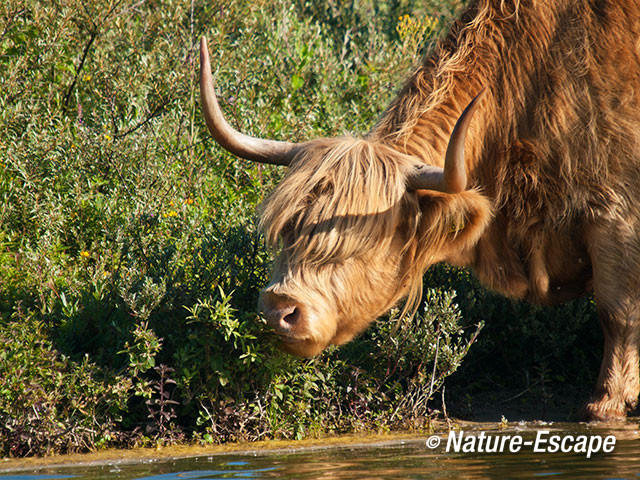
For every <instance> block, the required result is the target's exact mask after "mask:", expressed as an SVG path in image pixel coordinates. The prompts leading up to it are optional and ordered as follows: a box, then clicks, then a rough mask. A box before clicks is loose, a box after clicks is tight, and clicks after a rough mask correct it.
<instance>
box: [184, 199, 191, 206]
mask: <svg viewBox="0 0 640 480" xmlns="http://www.w3.org/2000/svg"><path fill="white" fill-rule="evenodd" d="M184 203H186V204H187V205H193V198H191V197H188V198H185V200H184Z"/></svg>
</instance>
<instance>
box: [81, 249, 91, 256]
mask: <svg viewBox="0 0 640 480" xmlns="http://www.w3.org/2000/svg"><path fill="white" fill-rule="evenodd" d="M80 256H81V257H84V258H88V257H90V256H91V254H90V253H89V252H87V251H86V250H83V251H81V252H80Z"/></svg>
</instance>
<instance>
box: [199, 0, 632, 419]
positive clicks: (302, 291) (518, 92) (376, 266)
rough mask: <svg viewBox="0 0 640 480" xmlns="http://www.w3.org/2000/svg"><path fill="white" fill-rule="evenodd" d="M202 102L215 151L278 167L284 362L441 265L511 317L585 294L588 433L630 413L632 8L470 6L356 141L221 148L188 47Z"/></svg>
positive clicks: (620, 3)
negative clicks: (498, 296)
mask: <svg viewBox="0 0 640 480" xmlns="http://www.w3.org/2000/svg"><path fill="white" fill-rule="evenodd" d="M483 89H485V90H484V91H483ZM478 92H482V93H481V94H480V95H479V96H478V97H477V98H476V99H475V100H474V99H473V97H474V95H476V94H477V93H478ZM201 93H202V104H203V110H204V114H205V118H206V121H207V125H208V127H209V129H210V131H211V133H212V134H213V136H214V137H215V138H216V140H217V141H218V142H219V143H220V144H221V145H222V146H223V147H224V148H225V149H227V150H229V151H230V152H232V153H234V154H236V155H238V156H240V157H243V158H246V159H250V160H255V161H258V162H266V163H272V164H282V165H289V166H290V169H289V171H288V173H287V175H286V177H285V178H284V180H283V181H282V182H281V183H280V185H279V186H278V187H277V188H276V189H275V191H274V192H273V193H272V194H271V196H270V197H269V199H268V200H267V201H266V203H265V205H264V207H263V212H262V224H263V227H264V229H265V232H266V236H267V239H268V241H269V242H270V244H272V245H277V244H278V242H282V251H281V254H280V256H279V258H278V259H277V261H276V265H275V267H274V273H273V277H272V280H271V283H270V284H269V285H268V286H267V287H266V288H265V289H264V290H263V291H262V293H261V300H260V303H261V308H262V310H263V312H264V316H265V317H266V319H267V320H268V323H269V324H270V325H271V326H272V327H273V328H274V329H275V331H276V332H277V333H278V334H279V335H280V336H281V338H282V344H283V348H284V349H285V350H287V351H289V352H291V353H293V354H296V355H303V356H311V355H315V354H317V353H319V352H320V351H322V349H324V348H325V347H326V346H327V345H329V344H342V343H344V342H347V341H349V340H350V339H352V338H353V337H354V336H355V335H357V334H358V333H359V332H361V331H362V330H363V329H365V328H366V326H367V325H368V324H369V323H371V322H372V321H373V320H374V319H375V318H377V317H378V316H380V315H382V314H383V313H384V312H386V311H387V310H389V309H390V308H391V307H392V306H393V305H395V304H396V303H397V302H398V301H399V300H401V299H402V298H407V302H408V305H410V306H415V304H416V302H417V301H418V300H419V298H420V295H421V293H420V292H421V285H422V276H423V274H424V272H425V271H426V270H427V268H429V266H430V265H433V264H434V263H436V262H440V261H446V262H450V263H452V264H455V265H464V266H469V267H471V268H472V269H473V270H474V272H475V273H476V275H477V276H478V278H479V279H480V280H481V281H482V282H483V283H484V284H486V285H487V286H489V287H490V288H492V289H494V290H496V291H498V292H501V293H503V294H505V295H507V296H508V297H511V298H515V299H526V300H529V301H531V302H535V303H539V304H544V305H554V304H557V303H559V302H563V301H566V300H569V299H573V298H576V297H579V296H582V295H585V294H587V293H589V292H593V293H594V294H595V297H596V301H597V308H598V314H599V317H600V321H601V325H602V330H603V332H604V359H603V362H602V367H601V370H600V375H599V378H598V381H597V386H596V390H595V393H594V397H593V398H592V399H591V401H590V402H589V403H588V404H587V406H586V413H587V416H588V417H589V418H591V419H600V420H606V419H613V418H620V417H624V416H625V415H626V413H627V412H628V411H629V410H631V409H632V408H634V407H635V406H636V402H637V399H638V393H639V377H638V375H639V371H638V370H639V364H638V362H639V359H638V343H639V340H640V338H639V337H640V201H638V198H640V2H638V0H615V1H614V0H535V1H534V0H527V1H525V0H520V1H518V0H475V1H472V4H471V5H470V6H469V7H468V8H467V10H466V11H465V13H463V15H462V16H461V18H460V19H459V20H457V22H456V23H455V24H454V25H453V27H452V30H451V32H450V33H449V34H448V35H447V36H446V38H444V39H443V40H442V41H441V42H440V43H439V44H438V46H437V47H436V48H435V49H433V51H432V52H431V53H430V54H428V55H427V57H426V58H425V60H424V62H423V63H422V66H421V67H420V68H419V69H417V71H416V72H415V73H413V75H411V77H410V78H409V79H408V81H407V83H406V84H405V85H404V87H403V88H402V89H401V90H400V92H399V94H398V95H397V97H396V98H395V100H393V102H392V103H391V105H390V106H389V108H388V109H387V110H386V111H385V112H384V114H383V115H382V116H381V118H380V120H379V121H378V122H377V124H376V125H375V126H374V127H373V129H372V130H371V131H370V132H369V133H368V134H367V135H366V136H364V137H363V138H356V137H347V138H321V139H316V140H311V141H309V142H306V143H296V144H294V143H288V142H279V141H272V140H262V139H257V138H254V137H248V136H246V135H244V134H241V133H239V132H237V131H235V130H234V129H233V128H232V127H230V126H229V124H228V123H227V122H226V121H225V120H224V118H223V116H222V113H221V111H220V108H219V106H218V102H217V100H216V97H215V94H214V89H213V84H212V79H211V70H210V66H209V57H208V51H207V46H206V42H205V41H204V39H203V41H202V44H201ZM467 105H469V106H468V107H467V108H466V110H465V106H467ZM463 110H464V113H462V114H461V112H463ZM474 112H475V116H474ZM472 117H473V118H472ZM472 120H473V121H472ZM456 122H457V123H456ZM465 151H466V154H465V153H464V152H465Z"/></svg>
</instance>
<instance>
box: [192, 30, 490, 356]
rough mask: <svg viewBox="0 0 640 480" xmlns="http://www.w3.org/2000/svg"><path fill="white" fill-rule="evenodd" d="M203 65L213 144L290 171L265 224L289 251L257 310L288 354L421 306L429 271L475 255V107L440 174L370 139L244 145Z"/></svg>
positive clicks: (480, 215)
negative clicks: (470, 142) (471, 178)
mask: <svg viewBox="0 0 640 480" xmlns="http://www.w3.org/2000/svg"><path fill="white" fill-rule="evenodd" d="M200 62H201V74H200V75H201V77H200V88H201V96H202V108H203V111H204V116H205V119H206V122H207V126H208V127H209V130H210V131H211V133H212V135H213V137H214V138H215V139H216V140H217V141H218V143H219V144H220V145H222V146H223V147H224V148H225V149H227V150H228V151H230V152H231V153H234V154H235V155H237V156H239V157H242V158H246V159H249V160H254V161H258V162H263V163H270V164H277V165H287V166H289V167H290V170H289V172H288V173H287V175H286V177H285V178H284V180H283V181H282V182H281V183H280V184H279V185H278V187H277V188H276V189H275V191H274V192H273V193H272V194H271V196H270V197H269V199H268V200H267V201H266V202H265V204H264V205H263V211H262V220H261V222H262V225H263V228H264V230H265V233H266V235H267V239H268V241H269V243H270V244H271V245H272V246H278V245H280V242H281V247H282V248H281V252H280V254H279V257H278V259H277V260H276V264H275V267H274V271H273V275H272V279H271V282H270V284H269V285H268V286H267V287H266V288H265V289H264V290H263V291H262V292H261V295H260V307H261V309H262V312H263V314H264V316H265V317H266V319H267V322H268V323H269V325H271V326H272V327H273V328H274V329H275V331H276V332H277V333H278V334H279V335H280V337H281V339H282V346H283V348H284V349H285V350H286V351H288V352H290V353H293V354H296V355H302V356H312V355H315V354H317V353H319V352H321V351H322V350H323V349H324V348H325V347H326V346H327V345H329V344H336V345H338V344H342V343H345V342H347V341H349V340H351V339H352V338H353V337H354V336H355V335H356V334H358V333H359V332H361V331H362V330H364V329H365V327H366V326H367V325H368V324H369V323H371V322H372V321H373V320H374V319H375V318H377V317H378V316H380V315H381V314H383V313H384V312H385V311H387V310H388V309H389V308H391V307H392V306H393V305H394V304H395V303H396V302H398V300H400V299H401V298H402V297H405V296H408V301H407V304H408V305H415V303H416V301H417V299H419V297H420V291H421V290H420V289H421V285H422V275H423V273H424V271H425V270H426V269H427V268H428V266H429V265H431V264H433V263H435V262H438V261H441V260H445V259H447V258H450V257H452V256H455V255H457V254H459V253H460V252H464V251H468V249H469V248H470V247H471V246H472V245H473V244H474V243H475V242H476V241H477V239H478V237H479V236H480V234H481V233H482V231H483V230H484V228H485V226H486V224H487V222H488V219H489V216H490V214H489V212H490V208H489V205H488V202H487V201H486V200H485V199H484V197H482V196H481V195H479V194H478V193H477V192H475V191H473V190H467V179H466V171H465V163H464V152H463V151H464V139H465V134H466V130H467V127H468V125H469V123H470V120H471V117H472V115H473V112H474V111H475V109H476V108H477V106H478V104H479V102H478V97H479V96H478V97H476V98H475V99H474V100H473V101H472V102H471V103H470V104H469V106H468V107H467V109H466V110H465V111H464V112H463V113H462V115H461V116H460V118H459V120H458V122H457V124H456V126H455V128H454V130H453V133H452V134H451V138H450V140H449V146H448V148H447V153H446V158H445V166H444V168H439V167H433V166H429V165H425V164H424V163H422V162H421V161H420V160H419V159H417V158H415V157H412V156H410V155H406V154H403V153H401V152H399V151H398V150H396V149H394V148H393V147H392V146H391V145H388V144H385V143H384V142H381V141H375V140H374V139H356V138H321V139H316V140H312V141H309V142H306V143H300V144H293V143H288V142H279V141H273V140H263V139H258V138H254V137H249V136H247V135H244V134H242V133H240V132H238V131H236V130H234V129H233V128H232V127H231V126H230V125H229V124H228V123H227V122H226V120H225V119H224V117H223V116H222V112H221V110H220V107H219V105H218V101H217V99H216V96H215V92H214V88H213V81H212V78H211V67H210V64H209V54H208V50H207V45H206V41H205V40H204V39H203V40H202V42H201V45H200Z"/></svg>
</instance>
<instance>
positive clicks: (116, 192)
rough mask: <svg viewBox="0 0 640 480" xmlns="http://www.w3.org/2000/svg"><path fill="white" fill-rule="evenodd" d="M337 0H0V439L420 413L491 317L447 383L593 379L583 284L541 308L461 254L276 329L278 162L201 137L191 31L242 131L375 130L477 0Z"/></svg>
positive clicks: (159, 438) (211, 433)
mask: <svg viewBox="0 0 640 480" xmlns="http://www.w3.org/2000/svg"><path fill="white" fill-rule="evenodd" d="M343 3H344V4H343ZM343 3H340V2H334V1H332V0H318V1H305V0H294V1H285V0H268V1H267V0H257V1H256V0H251V1H247V0H214V1H201V0H192V1H187V0H147V1H144V0H143V1H136V0H97V1H95V2H82V1H79V0H56V1H52V2H46V4H45V3H43V2H39V1H37V0H9V1H8V2H3V4H2V5H1V6H0V92H1V93H0V196H1V200H0V453H2V455H29V454H42V453H47V452H58V451H72V450H86V449H93V448H101V447H105V446H113V445H118V446H125V445H144V444H150V443H154V442H178V441H188V440H193V439H195V440H198V441H202V442H223V441H228V440H236V439H248V440H251V439H260V438H274V437H285V438H302V437H304V436H307V435H320V434H325V433H331V432H343V431H354V430H371V429H375V430H380V429H382V430H385V429H391V428H428V426H429V418H430V415H431V414H432V409H433V408H436V407H435V406H434V405H432V404H431V403H429V401H430V399H431V398H432V397H434V394H435V392H437V391H439V390H440V388H441V387H442V385H443V381H444V379H445V378H446V377H447V376H448V375H449V374H451V373H452V372H453V371H455V370H456V369H457V368H458V366H459V365H460V362H461V360H462V358H463V357H464V356H465V355H466V353H467V351H468V347H469V344H470V343H471V341H472V340H473V339H474V338H475V335H476V331H477V325H480V324H481V323H482V322H483V321H484V320H486V321H487V327H486V328H485V330H484V331H483V333H482V334H481V335H480V337H479V338H480V344H479V345H478V346H477V347H474V349H473V350H472V353H471V354H470V357H471V358H470V360H471V362H470V363H469V366H468V368H467V369H466V373H465V372H462V375H461V374H457V377H458V378H457V379H455V380H456V382H455V383H454V384H453V391H454V392H458V393H456V395H455V396H456V397H457V398H461V397H464V398H465V399H466V400H465V402H466V403H467V404H469V403H470V397H469V395H470V394H471V393H473V392H475V391H477V390H483V389H484V390H485V391H486V389H487V386H488V385H489V388H490V389H495V385H494V384H496V383H500V386H501V387H504V386H508V387H509V388H514V389H522V388H524V389H529V388H530V387H531V386H532V385H537V386H538V387H537V388H538V391H543V390H539V388H542V387H545V385H547V383H548V382H549V380H550V379H551V380H554V381H556V382H560V383H564V382H567V381H568V380H567V379H568V378H569V376H570V375H578V377H577V378H576V380H577V381H578V382H581V381H583V380H586V381H587V382H589V379H588V375H589V373H590V372H595V370H593V368H594V367H593V365H594V363H596V361H597V358H598V354H597V353H593V354H592V353H590V352H591V350H592V349H593V345H598V340H597V335H596V333H597V326H596V325H597V323H596V322H595V321H594V320H593V318H592V317H593V311H592V308H591V307H590V304H588V303H586V302H582V303H575V304H571V305H568V306H565V307H563V308H561V309H559V310H554V311H550V310H543V309H531V308H529V307H526V306H524V305H522V304H519V303H514V302H508V301H506V300H503V299H500V298H498V297H497V296H495V295H493V294H491V293H489V292H486V291H485V290H482V289H481V288H480V287H479V286H478V285H477V284H476V283H475V281H474V280H473V279H472V278H470V276H469V274H468V273H467V272H465V271H458V270H451V269H449V268H446V267H440V268H436V269H435V270H434V271H433V272H432V273H431V274H430V275H428V277H427V278H426V282H427V286H428V287H430V288H427V289H426V290H425V292H426V293H425V303H424V305H425V306H424V307H423V308H422V309H421V310H420V312H419V314H418V316H417V317H416V318H413V319H406V318H404V319H399V318H397V312H396V313H393V312H392V314H391V316H390V318H387V319H384V320H381V321H379V322H377V323H376V324H375V325H374V326H373V328H371V329H370V330H368V331H367V332H366V334H364V335H363V336H361V337H360V338H358V339H357V340H356V341H354V342H352V343H351V344H349V345H347V346H345V347H342V348H340V349H330V350H329V351H327V352H326V353H324V354H323V355H322V356H320V357H318V358H315V359H312V360H299V359H295V358H292V357H290V356H288V355H285V354H283V353H281V352H279V351H278V350H277V348H276V342H275V339H274V338H273V336H272V335H270V334H269V333H268V332H267V331H266V329H265V328H264V322H263V321H262V320H261V319H260V317H259V316H258V314H257V313H256V308H255V306H256V303H257V293H258V291H259V289H260V288H261V287H262V286H264V284H265V283H266V281H267V275H268V270H269V261H270V259H271V253H270V252H269V251H267V250H266V248H265V246H264V241H263V238H262V236H261V234H260V232H259V231H258V230H257V228H256V225H257V222H256V218H255V211H256V207H257V206H258V205H259V203H260V201H261V200H262V199H263V198H264V196H265V195H266V194H268V192H269V191H270V190H271V189H272V188H273V186H274V184H275V183H276V182H277V181H278V179H279V178H281V176H282V174H283V172H282V171H281V170H279V169H277V168H271V167H263V166H259V165H254V164H251V163H249V162H245V161H242V160H238V159H236V158H234V157H233V156H231V155H229V154H228V153H225V152H224V151H223V150H221V149H220V148H219V147H217V146H216V145H215V143H214V142H213V141H212V140H211V139H210V137H209V135H208V134H207V132H206V128H205V127H204V124H203V121H202V118H201V115H200V112H199V105H198V93H197V70H198V66H197V44H198V40H199V38H200V36H202V35H206V36H207V37H208V39H209V45H210V48H211V50H212V52H211V53H212V62H213V65H214V69H215V71H214V75H215V77H216V81H217V85H218V90H219V92H220V93H221V98H222V102H223V109H224V110H225V112H226V113H227V115H228V116H229V117H230V119H231V121H232V123H234V124H235V125H237V126H238V127H239V128H240V129H241V130H243V131H246V132H249V133H253V134H257V135H260V136H265V137H271V138H277V139H292V140H300V139H306V138H311V137H315V136H321V135H322V136H328V135H339V134H341V133H344V132H351V131H353V132H366V131H367V130H368V129H369V128H370V127H371V125H372V124H373V123H374V122H375V120H376V118H377V116H378V115H379V114H380V112H381V111H382V109H383V108H384V106H385V105H386V104H387V103H388V102H389V100H390V99H391V98H392V96H393V95H394V92H395V90H396V89H397V88H398V86H399V85H400V84H401V82H402V80H403V79H404V78H405V77H406V76H407V75H408V73H409V72H410V71H411V69H412V66H415V64H416V63H417V62H419V59H420V55H421V53H422V52H424V51H425V50H426V49H428V48H429V45H430V44H431V42H433V41H434V40H435V39H436V38H437V37H438V36H439V35H441V34H442V33H443V32H444V31H446V29H447V26H448V25H449V23H450V21H451V19H452V18H453V16H454V15H455V12H457V11H459V9H460V7H461V3H462V2H459V1H445V0H441V1H438V0H425V1H417V0H386V1H373V0H360V1H353V2H343ZM453 290H455V291H457V295H458V296H457V298H456V300H455V301H456V302H457V303H458V304H459V305H460V307H458V305H456V303H454V301H453V299H454V294H453ZM461 312H462V315H461ZM463 318H464V320H463ZM463 325H464V328H463ZM596 349H597V348H596ZM513 352H517V355H515V354H514V353H513ZM492 369H495V370H494V371H493V373H490V372H491V371H492ZM528 374H530V375H532V376H535V379H533V380H531V382H530V383H527V382H529V378H528V377H527V382H525V381H523V380H522V379H523V378H525V377H526V375H528ZM585 377H587V378H585ZM509 382H511V383H509ZM474 389H475V390H474ZM450 391H451V390H450ZM545 392H546V391H543V393H544V395H546V393H545ZM545 398H546V397H545ZM454 403H455V399H454ZM458 403H459V402H458Z"/></svg>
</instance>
